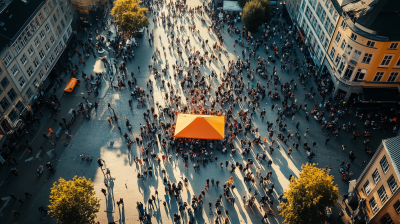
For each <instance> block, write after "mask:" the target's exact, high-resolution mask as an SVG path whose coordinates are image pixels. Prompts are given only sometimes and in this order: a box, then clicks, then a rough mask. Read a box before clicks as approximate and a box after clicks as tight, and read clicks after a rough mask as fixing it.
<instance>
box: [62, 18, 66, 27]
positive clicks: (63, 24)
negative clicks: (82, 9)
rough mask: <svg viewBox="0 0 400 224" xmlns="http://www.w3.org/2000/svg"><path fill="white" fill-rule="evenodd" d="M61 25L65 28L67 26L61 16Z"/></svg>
mask: <svg viewBox="0 0 400 224" xmlns="http://www.w3.org/2000/svg"><path fill="white" fill-rule="evenodd" d="M61 26H62V27H63V28H65V23H64V20H63V19H62V18H61Z"/></svg>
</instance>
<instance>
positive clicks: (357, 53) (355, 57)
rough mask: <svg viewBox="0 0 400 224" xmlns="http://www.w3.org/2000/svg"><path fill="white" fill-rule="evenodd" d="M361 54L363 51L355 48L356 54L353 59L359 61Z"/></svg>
mask: <svg viewBox="0 0 400 224" xmlns="http://www.w3.org/2000/svg"><path fill="white" fill-rule="evenodd" d="M360 56H361V51H359V50H357V49H356V50H354V54H353V57H352V58H353V60H355V61H357V62H358V60H359V59H360Z"/></svg>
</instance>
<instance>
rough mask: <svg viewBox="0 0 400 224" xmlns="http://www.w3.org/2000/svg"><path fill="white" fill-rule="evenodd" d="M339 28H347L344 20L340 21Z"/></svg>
mask: <svg viewBox="0 0 400 224" xmlns="http://www.w3.org/2000/svg"><path fill="white" fill-rule="evenodd" d="M340 28H342V30H345V29H346V28H347V24H346V22H345V21H344V20H342V23H341V24H340Z"/></svg>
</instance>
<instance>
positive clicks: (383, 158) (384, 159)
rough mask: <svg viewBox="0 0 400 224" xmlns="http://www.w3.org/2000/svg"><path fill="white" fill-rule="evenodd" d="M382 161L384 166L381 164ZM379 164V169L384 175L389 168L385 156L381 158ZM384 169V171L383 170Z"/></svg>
mask: <svg viewBox="0 0 400 224" xmlns="http://www.w3.org/2000/svg"><path fill="white" fill-rule="evenodd" d="M382 161H383V163H384V164H382ZM379 164H380V165H381V168H382V172H383V173H384V174H386V172H387V171H388V170H389V168H390V165H389V162H388V161H387V159H386V156H383V157H382V159H381V160H380V161H379ZM385 169H386V170H385Z"/></svg>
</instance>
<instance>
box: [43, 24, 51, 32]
mask: <svg viewBox="0 0 400 224" xmlns="http://www.w3.org/2000/svg"><path fill="white" fill-rule="evenodd" d="M44 28H45V29H46V31H47V32H49V31H50V26H49V24H48V23H46V25H44Z"/></svg>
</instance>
